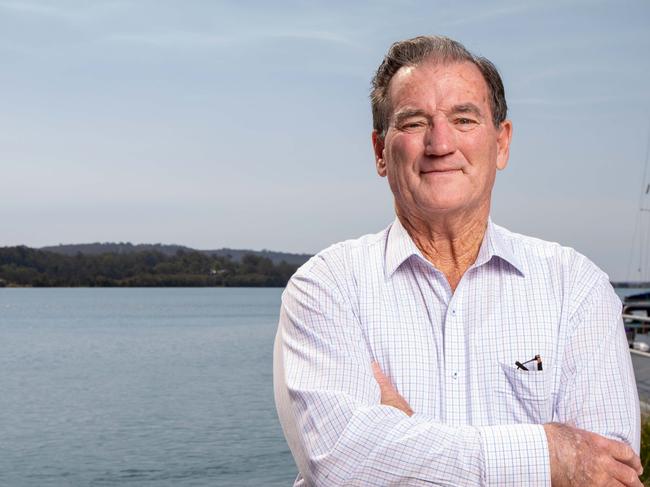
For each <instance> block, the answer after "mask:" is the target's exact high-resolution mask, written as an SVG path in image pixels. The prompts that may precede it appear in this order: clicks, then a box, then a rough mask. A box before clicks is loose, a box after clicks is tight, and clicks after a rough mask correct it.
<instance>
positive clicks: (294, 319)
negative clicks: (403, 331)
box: [274, 258, 550, 486]
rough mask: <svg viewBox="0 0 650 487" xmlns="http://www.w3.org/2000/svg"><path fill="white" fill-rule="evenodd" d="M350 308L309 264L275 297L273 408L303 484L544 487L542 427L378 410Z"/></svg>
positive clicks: (317, 265) (320, 265)
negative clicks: (278, 304)
mask: <svg viewBox="0 0 650 487" xmlns="http://www.w3.org/2000/svg"><path fill="white" fill-rule="evenodd" d="M372 362H373V357H372V355H371V351H370V349H369V346H368V344H367V342H366V340H365V337H364V335H363V333H362V329H361V327H360V324H359V322H358V320H357V318H356V316H355V314H354V312H353V310H352V306H351V305H350V303H349V302H348V301H347V300H346V299H345V297H344V296H343V295H342V293H341V292H340V291H339V290H338V288H337V285H336V282H335V280H334V278H333V276H332V274H331V272H329V269H328V268H327V266H326V265H325V263H324V262H323V261H319V260H318V258H317V259H315V260H314V261H312V262H311V263H310V264H308V265H307V266H306V268H303V269H301V271H299V273H298V274H297V275H296V276H294V277H293V278H292V280H291V282H290V283H289V285H288V286H287V289H286V290H285V292H284V294H283V303H282V310H281V316H280V323H279V327H278V334H277V337H276V344H275V353H274V381H275V394H276V404H277V406H278V413H279V416H280V421H281V423H282V426H283V429H284V432H285V436H286V437H287V441H288V443H289V447H290V448H291V451H292V453H293V456H294V458H295V460H296V463H297V464H298V468H299V470H300V472H301V474H302V475H303V477H305V479H306V480H307V482H308V484H309V485H328V486H332V485H378V486H379V485H395V484H400V485H421V484H428V485H455V486H463V485H468V486H469V485H471V486H477V485H499V486H508V485H513V486H515V485H548V483H549V482H550V469H549V464H548V448H547V443H546V436H545V433H544V430H543V427H542V426H541V425H527V424H517V425H502V426H484V427H473V426H451V425H447V424H443V423H440V422H438V421H435V420H434V419H433V418H430V417H427V416H425V415H422V414H417V412H416V414H413V415H412V416H410V417H409V416H408V415H407V414H404V413H403V412H402V411H400V410H398V409H396V408H394V407H390V406H386V405H382V404H380V401H381V391H380V388H379V386H378V384H377V382H376V381H375V379H374V377H373V370H372V368H371V363H372Z"/></svg>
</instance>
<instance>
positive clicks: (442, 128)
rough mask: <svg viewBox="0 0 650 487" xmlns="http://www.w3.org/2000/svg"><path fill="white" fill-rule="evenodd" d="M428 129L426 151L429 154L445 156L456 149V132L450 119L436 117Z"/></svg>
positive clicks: (425, 143) (425, 140)
mask: <svg viewBox="0 0 650 487" xmlns="http://www.w3.org/2000/svg"><path fill="white" fill-rule="evenodd" d="M432 122H433V123H432V124H431V125H430V126H429V128H428V130H427V131H426V134H425V136H424V137H425V138H424V151H425V154H426V155H429V156H445V155H447V154H451V153H452V152H455V151H456V134H455V132H454V129H453V127H452V126H451V124H450V123H449V121H448V120H447V119H446V118H444V117H436V118H435V119H434V120H433V121H432Z"/></svg>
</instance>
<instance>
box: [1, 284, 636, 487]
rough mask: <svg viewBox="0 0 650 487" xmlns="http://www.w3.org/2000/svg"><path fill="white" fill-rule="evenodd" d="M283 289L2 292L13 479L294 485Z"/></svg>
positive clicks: (5, 455) (4, 471) (5, 450)
mask: <svg viewBox="0 0 650 487" xmlns="http://www.w3.org/2000/svg"><path fill="white" fill-rule="evenodd" d="M617 291H622V292H620V293H619V294H621V295H625V294H630V292H638V291H639V290H632V291H630V290H617ZM280 294H281V289H0V485H2V486H4V485H8V486H16V487H20V486H39V487H40V486H54V485H56V486H59V485H63V486H68V485H70V486H77V485H79V486H116V485H120V486H123V485H138V486H234V485H237V486H241V485H244V486H245V485H250V486H262V485H263V486H287V485H291V483H292V481H293V478H294V477H295V474H296V467H295V465H294V463H293V460H292V458H291V454H290V452H289V450H288V448H287V446H286V443H285V441H284V438H283V437H282V432H281V429H280V426H279V423H278V421H277V417H276V412H275V406H274V403H273V389H272V366H271V363H272V345H273V338H274V335H275V328H276V324H277V315H278V309H279V300H280Z"/></svg>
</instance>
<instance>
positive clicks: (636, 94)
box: [0, 0, 650, 280]
mask: <svg viewBox="0 0 650 487" xmlns="http://www.w3.org/2000/svg"><path fill="white" fill-rule="evenodd" d="M648 26H650V2H648V1H646V0H640V1H598V0H593V1H554V2H547V1H521V0H517V1H504V2H483V1H475V2H473V1H464V2H452V1H439V0H426V1H415V0H405V1H399V0H393V1H372V2H371V1H358V2H338V1H331V0H330V1H321V2H316V1H315V2H306V1H275V2H263V1H250V2H241V1H201V0H184V1H181V0H176V1H165V0H155V1H154V0H138V1H135V0H134V1H129V0H123V1H120V0H115V1H112V0H94V1H91V2H89V1H86V0H84V1H72V0H51V1H47V0H0V65H1V66H2V69H0V157H1V158H0V170H1V172H0V202H1V203H2V204H0V222H2V227H1V228H2V231H0V246H11V245H28V246H31V247H40V246H45V245H56V244H59V243H89V242H127V241H128V242H133V243H169V244H171V243H174V244H182V245H187V246H190V247H194V248H199V249H215V248H221V247H230V248H246V249H256V250H260V249H271V250H278V251H288V252H299V253H315V252H317V251H319V250H321V249H323V248H325V247H327V246H329V245H330V244H332V243H334V242H337V241H340V240H344V239H348V238H356V237H358V236H360V235H363V234H366V233H375V232H378V231H380V230H381V229H383V228H385V227H386V226H388V225H389V224H390V222H391V221H392V220H393V218H394V210H393V203H392V195H391V193H390V190H389V188H388V185H387V182H386V180H385V179H382V178H380V177H379V176H377V174H376V171H375V166H374V159H373V155H372V149H371V144H370V133H371V116H370V106H369V101H368V93H369V87H370V79H371V77H372V75H373V74H374V71H375V70H376V68H377V66H378V65H379V63H380V62H381V60H382V58H383V55H384V53H385V51H386V49H387V48H388V47H389V46H390V44H391V43H392V42H394V41H396V40H400V39H404V38H408V37H413V36H415V35H421V34H440V35H446V36H450V37H452V38H454V39H457V40H459V41H461V42H462V43H464V44H465V45H466V47H467V48H469V49H470V50H471V51H473V52H475V53H477V54H480V55H483V56H486V57H488V58H489V59H490V60H492V61H493V62H494V63H495V64H496V65H497V67H498V68H499V70H500V72H501V74H502V76H503V79H504V83H505V87H506V96H507V99H508V104H509V118H510V119H511V120H512V121H513V124H514V138H513V143H512V148H511V154H510V162H509V165H508V168H507V169H506V170H504V171H502V172H500V173H499V174H498V177H497V183H496V186H495V190H494V198H493V207H492V218H493V220H494V221H495V222H496V223H498V224H500V225H503V226H505V227H507V228H509V229H510V230H513V231H516V232H519V233H524V234H528V235H533V236H535V237H539V238H543V239H546V240H552V241H557V242H560V243H562V244H563V245H567V246H571V247H574V248H575V249H577V250H578V251H579V252H581V253H583V254H585V255H587V256H588V257H590V258H591V259H592V260H594V261H595V262H596V263H597V264H598V265H599V266H601V267H602V268H603V269H604V270H605V271H606V272H607V273H608V274H609V275H610V278H612V279H614V280H623V279H639V278H647V279H650V256H647V255H646V254H647V253H648V252H646V247H643V248H641V247H640V245H641V241H642V239H640V237H639V236H640V235H641V234H644V232H645V231H646V230H644V228H646V227H644V226H643V221H642V222H641V223H642V224H639V217H640V215H643V214H645V215H647V216H646V220H645V221H647V219H648V218H650V212H645V213H643V212H640V211H639V208H640V207H650V201H645V200H646V199H650V197H646V196H642V187H643V186H644V185H645V184H646V183H645V182H644V181H642V177H643V172H644V165H645V163H646V159H647V157H648V155H647V154H648V142H649V140H650V88H649V86H648V79H650V55H649V52H650V29H649V28H648ZM635 229H636V230H635ZM635 233H636V238H635ZM641 256H643V258H642V257H641ZM639 266H641V268H642V271H641V272H640V271H639V270H638V269H639ZM645 267H647V269H645Z"/></svg>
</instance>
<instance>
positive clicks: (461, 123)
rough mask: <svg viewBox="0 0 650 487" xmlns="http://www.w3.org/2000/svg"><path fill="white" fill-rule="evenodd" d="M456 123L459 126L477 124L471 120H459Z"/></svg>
mask: <svg viewBox="0 0 650 487" xmlns="http://www.w3.org/2000/svg"><path fill="white" fill-rule="evenodd" d="M456 123H457V124H458V125H470V124H473V123H476V121H475V120H472V119H471V118H457V119H456Z"/></svg>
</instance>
